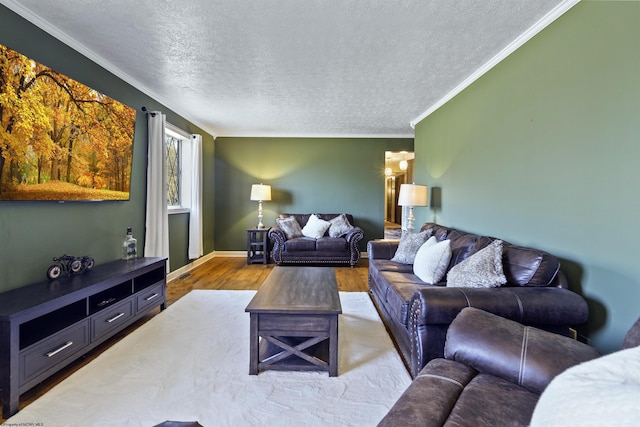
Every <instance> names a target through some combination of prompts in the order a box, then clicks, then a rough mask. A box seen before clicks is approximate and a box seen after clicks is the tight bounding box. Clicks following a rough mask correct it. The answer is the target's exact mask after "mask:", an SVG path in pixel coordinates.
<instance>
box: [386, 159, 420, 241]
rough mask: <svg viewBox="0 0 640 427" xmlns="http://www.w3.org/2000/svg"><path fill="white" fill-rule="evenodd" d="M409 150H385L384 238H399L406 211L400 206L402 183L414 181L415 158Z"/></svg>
mask: <svg viewBox="0 0 640 427" xmlns="http://www.w3.org/2000/svg"><path fill="white" fill-rule="evenodd" d="M414 158H415V155H414V153H413V152H409V151H385V153H384V185H385V188H384V206H385V209H384V238H385V239H399V238H400V235H401V234H402V225H403V219H404V218H405V217H406V213H405V212H404V211H403V207H402V206H398V195H399V194H400V186H401V185H402V184H407V183H412V182H413V160H414Z"/></svg>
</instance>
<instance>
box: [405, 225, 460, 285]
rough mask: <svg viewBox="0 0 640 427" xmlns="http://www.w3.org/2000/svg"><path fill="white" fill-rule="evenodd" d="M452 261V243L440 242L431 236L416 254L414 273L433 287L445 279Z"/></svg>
mask: <svg viewBox="0 0 640 427" xmlns="http://www.w3.org/2000/svg"><path fill="white" fill-rule="evenodd" d="M450 259H451V241H449V240H443V241H442V242H438V241H437V240H436V238H435V237H434V236H431V237H430V238H429V240H427V241H426V242H425V243H424V244H423V245H422V246H420V249H418V253H416V257H415V260H414V261H413V273H414V274H415V275H416V276H418V277H419V278H420V280H422V281H423V282H425V283H429V284H431V285H433V284H435V283H438V282H440V280H442V278H443V277H444V275H445V273H446V272H447V266H448V265H449V260H450Z"/></svg>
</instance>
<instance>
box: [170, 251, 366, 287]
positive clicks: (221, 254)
mask: <svg viewBox="0 0 640 427" xmlns="http://www.w3.org/2000/svg"><path fill="white" fill-rule="evenodd" d="M246 256H247V252H246V251H213V252H210V253H208V254H206V255H204V256H202V257H200V258H198V259H196V260H194V261H192V262H190V263H189V264H187V265H184V266H182V267H180V268H179V269H177V270H175V271H172V272H170V273H169V274H167V283H169V282H171V281H172V280H175V279H177V278H178V277H180V276H182V275H183V274H187V273H188V272H189V271H191V270H193V269H194V268H196V267H197V266H199V265H200V264H203V263H205V262H207V261H209V260H210V259H213V258H216V257H217V258H244V257H246ZM360 258H363V259H367V258H368V254H367V252H361V253H360Z"/></svg>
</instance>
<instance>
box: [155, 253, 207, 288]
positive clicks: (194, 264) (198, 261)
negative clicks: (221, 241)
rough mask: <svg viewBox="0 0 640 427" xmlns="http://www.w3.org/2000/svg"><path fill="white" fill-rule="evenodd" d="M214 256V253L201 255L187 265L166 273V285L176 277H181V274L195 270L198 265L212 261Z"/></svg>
mask: <svg viewBox="0 0 640 427" xmlns="http://www.w3.org/2000/svg"><path fill="white" fill-rule="evenodd" d="M215 256H216V253H215V251H213V252H209V253H208V254H206V255H203V256H201V257H200V258H198V259H195V260H193V261H192V262H190V263H189V264H187V265H183V266H182V267H180V268H179V269H177V270H175V271H172V272H170V273H168V274H167V283H169V282H171V281H172V280H175V279H177V278H178V277H180V276H182V275H183V274H187V273H188V272H189V271H191V270H193V269H194V268H196V267H197V266H199V265H200V264H204V263H205V262H207V261H209V260H210V259H213V258H214V257H215Z"/></svg>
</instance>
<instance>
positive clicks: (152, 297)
mask: <svg viewBox="0 0 640 427" xmlns="http://www.w3.org/2000/svg"><path fill="white" fill-rule="evenodd" d="M158 296H159V294H153V295H151V296H148V297H146V298H145V299H144V300H145V301H151V300H152V299H154V298H156V297H158Z"/></svg>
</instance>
